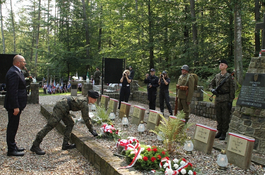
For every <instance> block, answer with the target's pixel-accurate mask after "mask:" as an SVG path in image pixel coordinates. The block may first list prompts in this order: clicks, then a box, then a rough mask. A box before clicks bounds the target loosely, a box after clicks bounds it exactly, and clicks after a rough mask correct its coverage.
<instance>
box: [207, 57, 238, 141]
mask: <svg viewBox="0 0 265 175" xmlns="http://www.w3.org/2000/svg"><path fill="white" fill-rule="evenodd" d="M219 63H220V64H219V69H220V71H221V72H220V73H218V74H216V75H215V77H214V78H213V80H212V81H211V84H210V90H211V92H212V93H213V94H215V95H216V98H215V113H216V120H217V130H218V132H217V134H216V136H215V138H219V140H225V137H226V132H227V131H228V128H229V123H230V120H231V109H232V103H233V100H234V98H235V81H234V79H233V77H232V76H230V74H229V73H227V71H226V69H227V67H228V64H227V62H226V61H225V60H221V61H220V62H219ZM229 76H230V77H229ZM226 77H229V78H228V79H227V80H226V81H225V83H224V84H223V85H222V86H221V87H220V89H219V90H218V91H216V89H214V88H216V87H217V86H218V85H219V84H220V83H221V82H222V80H223V79H225V78H226Z"/></svg>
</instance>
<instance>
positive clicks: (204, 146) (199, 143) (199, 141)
mask: <svg viewBox="0 0 265 175" xmlns="http://www.w3.org/2000/svg"><path fill="white" fill-rule="evenodd" d="M216 131H217V130H216V129H214V128H211V127H209V126H205V125H202V124H196V130H195V133H194V140H193V144H194V149H196V150H199V151H202V152H204V153H206V154H211V153H212V148H213V142H214V138H215V134H216Z"/></svg>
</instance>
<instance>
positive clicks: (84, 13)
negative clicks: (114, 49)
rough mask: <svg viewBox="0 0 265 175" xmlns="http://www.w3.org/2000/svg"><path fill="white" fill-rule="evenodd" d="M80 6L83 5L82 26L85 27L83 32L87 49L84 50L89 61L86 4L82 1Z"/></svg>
mask: <svg viewBox="0 0 265 175" xmlns="http://www.w3.org/2000/svg"><path fill="white" fill-rule="evenodd" d="M88 3H89V2H88ZM88 3H87V4H88ZM82 4H83V17H84V25H85V30H86V47H87V48H86V58H87V59H89V48H90V45H89V43H90V41H89V29H88V21H87V16H86V4H85V0H82Z"/></svg>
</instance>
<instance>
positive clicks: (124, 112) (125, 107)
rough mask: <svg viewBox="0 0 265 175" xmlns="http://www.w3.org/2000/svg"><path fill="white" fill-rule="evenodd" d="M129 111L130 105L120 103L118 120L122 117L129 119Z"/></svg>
mask: <svg viewBox="0 0 265 175" xmlns="http://www.w3.org/2000/svg"><path fill="white" fill-rule="evenodd" d="M130 109H131V104H130V103H126V102H124V101H122V102H121V107H120V112H119V118H122V117H124V115H126V116H127V117H129V113H130Z"/></svg>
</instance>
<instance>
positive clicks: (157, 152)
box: [125, 145, 169, 171]
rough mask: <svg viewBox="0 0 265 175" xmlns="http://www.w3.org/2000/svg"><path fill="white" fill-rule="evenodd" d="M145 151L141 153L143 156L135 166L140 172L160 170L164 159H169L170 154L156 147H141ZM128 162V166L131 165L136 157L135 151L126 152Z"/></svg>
mask: <svg viewBox="0 0 265 175" xmlns="http://www.w3.org/2000/svg"><path fill="white" fill-rule="evenodd" d="M140 147H141V148H142V149H143V151H141V154H140V156H139V158H138V160H137V162H136V163H135V164H134V166H133V167H134V168H135V169H138V170H147V171H149V170H153V169H158V168H159V163H160V161H161V159H162V158H164V157H168V156H169V154H168V153H167V152H166V151H165V150H163V149H161V148H159V147H156V146H152V147H151V146H149V145H141V146H140ZM125 156H126V161H127V163H128V164H130V163H131V162H132V160H133V158H134V157H135V151H134V150H129V149H128V150H127V151H125Z"/></svg>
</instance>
